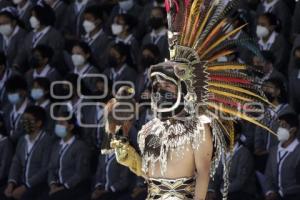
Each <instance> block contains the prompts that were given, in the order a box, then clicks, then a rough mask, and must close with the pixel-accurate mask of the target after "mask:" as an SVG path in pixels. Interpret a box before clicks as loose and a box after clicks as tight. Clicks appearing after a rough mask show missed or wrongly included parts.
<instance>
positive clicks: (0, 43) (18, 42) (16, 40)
mask: <svg viewBox="0 0 300 200" xmlns="http://www.w3.org/2000/svg"><path fill="white" fill-rule="evenodd" d="M26 35H27V32H26V31H25V30H24V29H22V28H20V29H19V31H18V33H17V34H16V35H14V36H13V37H12V38H11V39H10V43H9V46H8V47H7V50H6V55H7V64H8V66H9V67H11V65H12V64H13V62H14V60H15V59H16V57H17V56H18V55H17V54H18V50H19V48H20V46H22V44H23V42H24V38H25V37H26ZM0 49H1V51H4V52H5V49H4V38H3V36H2V35H1V34H0Z"/></svg>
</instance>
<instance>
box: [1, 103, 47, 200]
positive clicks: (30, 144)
mask: <svg viewBox="0 0 300 200" xmlns="http://www.w3.org/2000/svg"><path fill="white" fill-rule="evenodd" d="M46 120H47V116H46V111H45V110H44V109H43V108H41V107H38V106H29V107H27V108H26V110H25V112H24V115H23V117H22V123H23V126H24V130H25V132H26V135H25V136H23V137H22V138H21V139H20V141H19V142H18V145H17V148H16V152H15V155H14V158H13V161H12V164H11V167H10V171H9V176H8V185H7V187H6V189H5V195H6V196H7V197H8V198H13V199H16V200H36V199H43V198H45V197H46V195H47V189H48V188H47V171H48V167H47V166H48V162H49V156H50V153H51V147H52V140H51V138H50V136H49V135H48V133H46V132H45V130H44V127H45V124H46Z"/></svg>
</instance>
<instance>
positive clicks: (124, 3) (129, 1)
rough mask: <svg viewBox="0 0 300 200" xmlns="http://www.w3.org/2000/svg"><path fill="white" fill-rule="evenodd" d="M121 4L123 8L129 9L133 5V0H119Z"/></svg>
mask: <svg viewBox="0 0 300 200" xmlns="http://www.w3.org/2000/svg"><path fill="white" fill-rule="evenodd" d="M119 6H120V8H121V9H122V10H125V11H128V10H130V8H132V6H133V0H126V1H119Z"/></svg>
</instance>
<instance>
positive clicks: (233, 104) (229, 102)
mask: <svg viewBox="0 0 300 200" xmlns="http://www.w3.org/2000/svg"><path fill="white" fill-rule="evenodd" d="M209 100H211V101H216V102H219V103H223V104H227V105H230V106H233V107H239V106H240V103H236V102H232V101H228V100H225V99H222V98H217V97H214V98H209Z"/></svg>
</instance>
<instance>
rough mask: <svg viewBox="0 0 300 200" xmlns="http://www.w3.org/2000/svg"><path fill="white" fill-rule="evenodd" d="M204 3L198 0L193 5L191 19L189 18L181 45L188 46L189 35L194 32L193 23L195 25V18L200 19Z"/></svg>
mask: <svg viewBox="0 0 300 200" xmlns="http://www.w3.org/2000/svg"><path fill="white" fill-rule="evenodd" d="M201 3H202V0H196V1H194V2H193V3H192V6H191V9H190V13H189V17H188V21H187V22H185V24H184V32H183V34H182V35H183V36H184V37H182V38H181V41H180V44H181V45H186V43H187V40H189V35H190V32H191V31H192V30H191V29H192V27H193V23H195V21H194V18H195V16H198V17H199V15H200V14H199V13H200V5H201Z"/></svg>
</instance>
